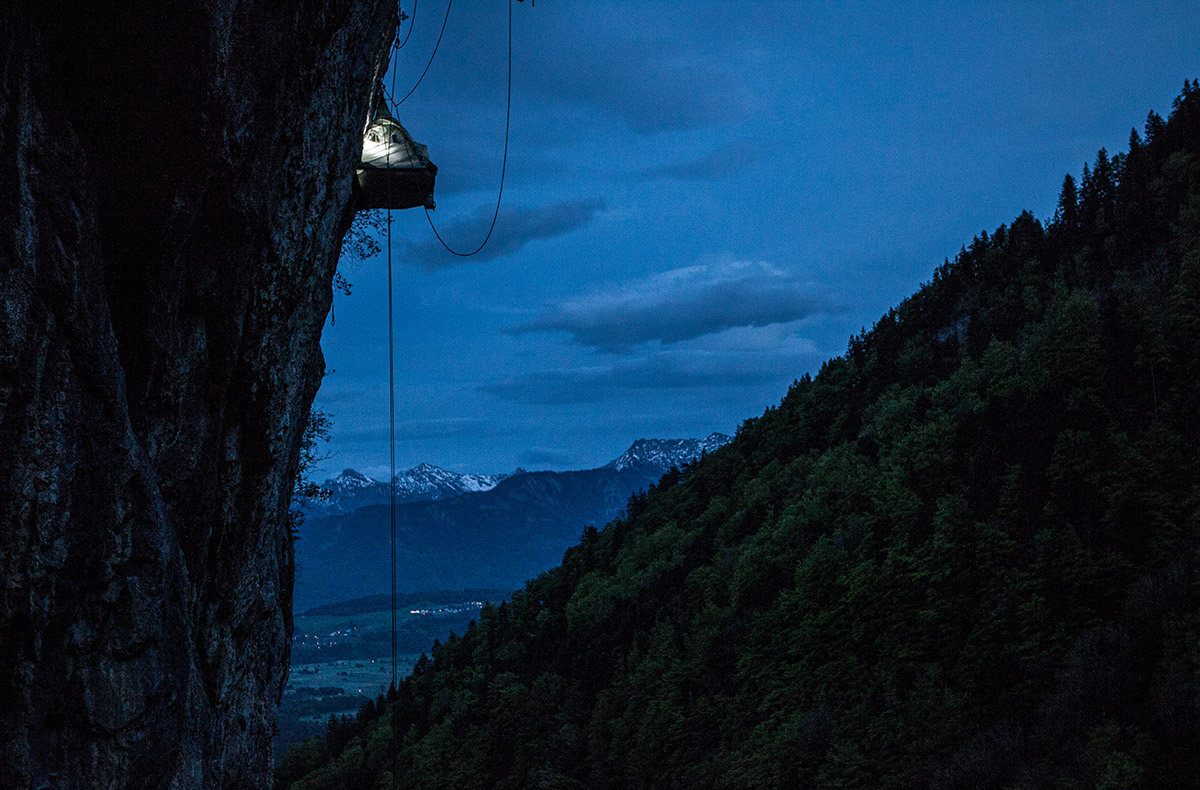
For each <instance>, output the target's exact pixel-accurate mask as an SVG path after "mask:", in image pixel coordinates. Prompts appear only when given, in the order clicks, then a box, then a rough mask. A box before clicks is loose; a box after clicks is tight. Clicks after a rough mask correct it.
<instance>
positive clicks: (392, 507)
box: [386, 0, 416, 787]
mask: <svg viewBox="0 0 1200 790" xmlns="http://www.w3.org/2000/svg"><path fill="white" fill-rule="evenodd" d="M413 10H414V11H415V10H416V4H415V0H414V5H413ZM409 30H410V32H411V30H412V28H409ZM395 88H396V69H395V68H394V67H393V69H392V89H393V90H395ZM386 164H387V166H388V167H391V164H392V147H391V146H390V145H389V146H388V148H387V160H386ZM387 203H388V210H387V281H388V282H387V303H388V309H387V314H388V458H389V472H388V520H389V524H388V526H389V536H390V538H391V540H390V548H391V562H390V563H389V566H390V567H391V571H392V573H391V577H392V587H391V592H392V600H391V603H392V685H391V688H392V689H396V688H398V687H399V684H400V675H399V671H398V667H397V663H396V662H397V659H398V655H397V650H396V354H395V351H394V348H395V331H394V328H393V323H392V315H393V310H392V208H391V206H392V180H391V179H390V178H389V179H388V180H387ZM395 715H396V709H395V703H394V702H393V705H392V717H393V721H392V726H391V752H392V786H393V787H395V786H396V759H397V758H396V754H397V752H396V724H395Z"/></svg>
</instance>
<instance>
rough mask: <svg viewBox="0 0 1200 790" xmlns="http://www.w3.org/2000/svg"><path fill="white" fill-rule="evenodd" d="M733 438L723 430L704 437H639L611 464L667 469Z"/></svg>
mask: <svg viewBox="0 0 1200 790" xmlns="http://www.w3.org/2000/svg"><path fill="white" fill-rule="evenodd" d="M730 441H731V439H730V437H728V436H726V435H725V434H723V433H711V434H709V435H708V436H707V437H705V438H703V439H638V440H637V441H636V442H634V443H633V444H632V445H630V446H629V449H628V450H626V451H625V452H624V453H622V454H621V455H620V456H619V457H618V458H615V459H613V460H612V461H610V462H609V463H608V464H607V466H608V467H609V468H611V469H616V470H617V471H618V472H620V471H623V470H625V469H631V468H634V467H639V466H655V467H659V468H661V469H663V470H664V471H665V470H667V469H670V468H671V467H672V466H677V467H681V466H683V465H684V464H686V463H691V462H692V461H694V460H696V459H697V458H699V457H700V456H701V455H702V454H704V453H711V452H712V451H713V450H716V449H717V448H718V447H721V446H722V445H724V444H727V443H728V442H730Z"/></svg>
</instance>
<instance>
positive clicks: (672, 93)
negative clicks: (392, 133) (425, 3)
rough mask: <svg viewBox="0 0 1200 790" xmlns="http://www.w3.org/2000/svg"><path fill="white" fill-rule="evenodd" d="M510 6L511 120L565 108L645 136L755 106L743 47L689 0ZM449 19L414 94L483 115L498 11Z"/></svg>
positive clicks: (498, 93) (495, 65) (491, 101)
mask: <svg viewBox="0 0 1200 790" xmlns="http://www.w3.org/2000/svg"><path fill="white" fill-rule="evenodd" d="M518 12H519V14H520V18H521V22H520V23H519V27H518V29H517V31H516V41H515V46H514V48H513V92H514V97H513V102H514V110H515V113H516V114H515V115H514V124H523V125H529V124H531V123H533V124H536V123H538V122H540V121H544V120H545V116H546V115H548V114H552V115H555V116H556V117H561V115H562V113H563V108H564V107H575V108H583V109H585V110H586V111H588V112H590V113H593V114H594V113H595V111H599V113H602V114H603V115H606V116H608V117H611V118H615V119H616V120H618V121H620V122H621V123H623V124H624V125H626V126H627V127H628V128H630V129H632V130H634V131H635V132H638V133H640V134H654V133H658V132H662V131H667V130H690V129H697V128H702V127H708V126H712V125H715V124H720V123H724V122H727V121H729V120H730V119H734V120H741V119H744V118H745V117H746V115H747V114H748V113H749V112H750V111H751V108H752V106H753V105H754V103H755V100H754V97H753V95H752V92H751V86H750V84H749V81H748V79H747V77H746V75H745V68H744V65H745V64H744V56H743V54H742V50H743V49H744V47H742V46H740V43H739V42H738V41H737V40H736V39H730V38H728V37H725V36H724V35H723V31H724V23H723V24H722V25H719V26H713V25H712V24H710V23H708V22H707V21H705V20H701V19H699V18H698V17H699V12H698V11H697V10H696V9H695V8H693V7H691V6H690V5H685V6H682V7H679V6H677V5H675V4H669V3H665V4H664V3H658V4H653V6H652V7H642V6H638V5H633V6H630V5H628V4H610V3H587V4H577V5H575V6H572V7H571V8H570V9H569V10H568V9H566V8H563V9H561V10H554V9H550V10H546V11H543V10H542V9H541V8H538V9H528V11H526V10H525V9H518ZM434 13H436V12H434ZM452 16H454V18H453V19H452V20H451V25H452V26H453V28H452V29H453V33H452V34H451V33H449V32H448V33H447V38H446V40H445V41H444V42H443V43H442V45H441V49H440V54H439V55H438V59H437V62H436V63H435V71H434V72H431V75H430V78H429V79H428V80H426V81H425V82H424V83H423V84H422V87H421V89H420V91H419V92H418V94H417V95H416V96H415V97H414V98H416V97H419V96H433V97H436V99H437V100H438V101H437V102H430V104H431V105H435V106H436V105H441V106H443V107H452V108H456V109H457V108H463V107H467V108H469V109H470V110H471V112H473V113H476V114H478V113H486V114H487V117H488V118H490V117H492V115H493V114H494V113H495V107H496V106H497V105H498V106H499V107H501V108H503V100H504V98H505V86H506V83H505V79H504V77H505V71H504V69H505V66H506V64H505V61H504V56H505V48H504V46H503V44H502V43H501V42H503V38H502V37H503V36H504V29H505V28H504V25H505V19H504V13H503V11H502V10H501V9H500V8H490V9H486V8H480V9H477V10H473V11H472V12H471V13H469V14H462V15H458V14H454V15H452ZM431 27H432V26H431ZM426 35H427V29H426V28H424V26H422V25H421V24H419V23H418V26H417V32H416V33H415V34H414V45H415V48H414V45H410V47H408V48H407V49H406V51H405V52H406V53H408V52H412V53H423V52H428V51H429V49H430V48H432V41H429V42H426V41H425V40H424V37H425V36H426ZM714 46H715V47H716V49H715V50H714ZM412 58H414V55H410V54H402V55H400V56H399V61H398V62H400V63H401V64H402V65H403V67H404V70H405V71H407V70H408V69H411V68H420V67H421V65H423V64H421V63H420V61H419V60H415V59H414V60H412V62H409V59H412ZM402 82H403V80H402ZM401 95H403V89H401ZM526 108H528V109H526ZM523 109H525V113H524V114H523V113H522V110H523ZM459 111H460V110H459ZM501 111H502V110H501ZM530 116H533V117H532V118H531V117H530ZM571 131H574V132H576V133H579V134H586V133H587V131H586V130H585V129H582V128H578V127H577V128H575V129H573V130H571ZM435 161H436V159H435Z"/></svg>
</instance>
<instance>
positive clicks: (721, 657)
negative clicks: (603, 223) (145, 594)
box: [279, 83, 1200, 789]
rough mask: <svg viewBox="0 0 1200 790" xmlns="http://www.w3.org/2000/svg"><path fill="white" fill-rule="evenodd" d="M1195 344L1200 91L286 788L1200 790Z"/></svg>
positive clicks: (314, 752) (619, 527) (806, 383)
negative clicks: (1043, 218) (1049, 212)
mask: <svg viewBox="0 0 1200 790" xmlns="http://www.w3.org/2000/svg"><path fill="white" fill-rule="evenodd" d="M1198 334H1200V86H1198V84H1197V83H1189V84H1187V85H1186V87H1185V90H1184V92H1183V94H1182V95H1181V96H1180V97H1179V98H1178V99H1177V100H1176V104H1175V107H1174V111H1173V112H1172V113H1171V115H1170V118H1169V119H1168V120H1166V121H1164V120H1163V119H1161V118H1160V117H1159V116H1157V115H1155V114H1151V116H1150V118H1149V119H1148V121H1147V122H1146V126H1145V133H1144V136H1143V135H1138V134H1136V133H1135V134H1134V135H1132V137H1131V141H1130V147H1129V150H1128V151H1127V152H1125V153H1123V154H1119V155H1116V156H1109V155H1108V154H1107V153H1106V152H1104V151H1101V152H1100V153H1099V155H1098V156H1097V157H1096V159H1095V162H1094V164H1092V165H1091V166H1090V167H1087V168H1085V169H1084V172H1083V174H1082V177H1081V178H1080V179H1079V180H1078V182H1076V181H1075V180H1074V179H1072V178H1070V177H1068V178H1067V179H1066V181H1065V183H1064V186H1063V191H1062V197H1061V200H1060V205H1059V208H1058V211H1057V213H1056V215H1055V217H1054V218H1053V219H1052V220H1051V221H1049V222H1047V223H1045V224H1043V223H1040V222H1039V221H1038V220H1036V219H1035V218H1034V217H1033V216H1031V215H1030V214H1028V213H1025V214H1022V215H1021V216H1020V217H1018V218H1016V219H1015V220H1014V221H1013V222H1012V223H1011V224H1009V225H1004V226H1001V227H1000V228H998V229H997V230H996V231H995V232H994V233H992V234H981V235H980V236H979V237H978V238H976V239H975V240H973V241H972V242H971V244H970V245H969V246H968V247H966V248H965V249H964V250H963V251H962V252H961V253H960V254H959V255H958V256H957V257H956V259H955V260H954V261H952V262H949V261H948V262H947V263H946V264H945V265H943V266H942V267H940V268H939V269H938V270H937V271H936V273H935V274H934V275H933V278H932V280H931V281H930V282H929V283H928V284H927V285H925V286H924V287H922V288H921V289H920V290H919V291H918V292H917V293H916V294H915V295H913V296H912V297H911V298H909V299H907V300H906V301H905V302H903V303H902V304H901V305H899V306H898V307H897V308H895V309H894V310H892V311H890V312H889V313H888V314H887V315H885V316H884V317H883V318H882V319H880V320H879V322H878V323H877V324H876V325H875V326H874V327H873V328H872V329H871V330H870V331H866V332H864V333H863V334H862V335H861V336H858V337H855V338H853V339H852V340H851V341H850V345H849V349H848V351H847V353H846V355H845V356H844V357H840V358H837V359H833V360H831V361H829V362H828V363H826V364H825V365H824V366H823V367H822V369H821V371H820V373H819V375H817V376H815V377H812V378H810V377H807V376H806V377H804V378H802V379H801V380H799V381H797V382H795V384H794V385H793V386H792V387H791V389H790V390H789V392H788V393H787V395H786V397H785V398H784V399H783V401H782V402H781V403H780V405H779V406H778V407H777V408H773V409H771V410H769V411H768V412H767V413H766V414H764V415H762V416H761V417H758V418H756V419H752V420H748V421H747V422H746V423H745V424H744V425H743V426H742V428H741V430H740V431H739V432H738V436H737V438H736V439H735V440H734V442H733V443H732V444H730V445H728V446H726V447H724V448H722V449H721V450H719V451H717V452H715V453H713V454H711V455H709V456H707V457H706V458H705V459H703V460H702V461H701V462H699V463H697V464H695V465H693V466H690V467H688V468H685V469H684V470H682V471H680V472H678V473H675V472H672V473H670V474H668V475H667V476H665V477H664V478H663V479H662V480H661V482H660V483H659V484H658V485H657V486H656V487H655V488H654V489H652V490H651V491H649V492H648V493H647V494H645V495H644V496H637V497H635V498H634V499H632V500H631V501H630V502H629V504H628V507H627V512H626V514H625V515H624V516H623V517H622V518H619V519H617V520H616V521H614V522H612V523H611V524H609V525H608V526H607V527H606V528H604V529H603V530H600V531H595V530H588V531H587V532H585V534H584V535H583V538H582V541H581V543H580V544H579V545H578V546H576V547H574V548H572V549H570V550H569V551H568V552H567V554H566V556H565V557H564V559H563V563H562V565H561V566H560V567H558V568H556V569H554V570H552V571H549V572H547V573H545V574H543V575H542V576H540V577H538V578H537V579H535V580H534V581H532V582H530V583H529V584H528V585H527V587H526V588H525V589H524V590H523V591H522V592H520V593H518V594H516V595H515V596H514V597H513V599H512V600H511V601H509V602H507V603H505V604H502V605H500V606H499V607H487V608H485V609H484V610H483V612H482V613H481V616H480V618H479V620H478V621H477V622H476V623H475V624H474V625H473V626H472V627H471V628H469V629H468V630H467V632H466V634H465V635H463V636H461V637H459V638H452V639H450V640H448V641H447V642H446V643H444V644H442V645H440V647H438V648H437V649H436V650H435V651H434V655H433V657H432V659H431V660H429V661H422V663H421V664H419V665H418V667H417V670H416V672H415V673H414V675H413V676H412V677H411V678H409V679H408V680H407V681H405V682H404V683H403V684H401V686H400V687H399V688H398V689H397V690H395V691H394V692H393V693H391V694H390V695H389V697H388V699H387V700H386V701H383V700H381V701H380V703H378V704H372V705H369V706H368V707H367V708H365V709H364V710H363V711H362V712H361V713H360V714H359V716H358V718H357V720H354V721H346V722H343V723H339V724H336V725H335V726H333V727H331V729H330V731H329V733H328V735H327V736H326V737H325V738H324V739H323V740H315V741H310V742H308V743H306V744H304V745H303V746H301V747H298V748H296V749H295V750H293V751H292V752H291V753H290V754H289V755H288V757H287V758H286V759H285V760H284V761H283V762H282V763H281V765H280V767H279V781H280V783H281V784H282V785H283V786H286V787H296V788H334V787H371V788H374V787H388V786H396V787H414V788H418V787H419V788H457V789H461V788H525V787H553V788H582V787H589V788H632V787H662V788H704V787H727V788H742V787H754V788H760V787H768V788H769V787H778V788H784V787H789V788H790V787H804V786H813V787H826V788H829V787H833V788H836V787H913V786H932V787H938V788H987V787H994V788H1009V787H1054V788H1093V787H1107V788H1123V787H1197V786H1200V748H1197V744H1200V606H1198V604H1200V588H1198V584H1200V581H1198V578H1200V575H1198V573H1197V572H1198V570H1200V351H1198V350H1197V335H1198ZM392 722H395V728H396V741H397V742H396V749H397V755H396V758H395V763H394V765H395V767H396V769H397V770H398V772H399V776H398V777H397V781H395V782H394V784H391V785H389V783H388V781H387V779H388V776H387V775H388V774H390V772H391V771H392V769H393V762H392V757H391V756H390V752H389V748H390V737H389V736H390V729H389V725H390V724H391V723H392Z"/></svg>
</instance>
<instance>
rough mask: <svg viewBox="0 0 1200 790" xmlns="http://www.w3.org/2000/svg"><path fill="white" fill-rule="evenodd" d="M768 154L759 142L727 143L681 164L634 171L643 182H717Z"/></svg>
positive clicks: (675, 163) (673, 163)
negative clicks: (658, 180)
mask: <svg viewBox="0 0 1200 790" xmlns="http://www.w3.org/2000/svg"><path fill="white" fill-rule="evenodd" d="M770 154H771V151H770V149H769V148H768V147H767V146H764V145H762V144H761V143H756V142H751V141H745V140H743V141H741V142H734V143H727V144H726V145H723V146H721V147H720V148H718V149H717V150H716V151H713V152H711V153H708V154H704V155H702V156H698V157H696V158H694V159H688V160H687V161H684V162H671V163H668V164H664V165H658V166H657V167H648V168H643V169H641V170H638V171H637V172H636V173H635V175H636V176H638V177H640V178H645V179H663V180H671V181H721V180H723V179H725V178H728V177H730V176H733V175H737V174H738V173H740V172H741V171H743V170H745V169H747V168H750V167H753V166H754V165H757V164H759V163H760V162H765V161H767V159H769V158H770Z"/></svg>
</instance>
